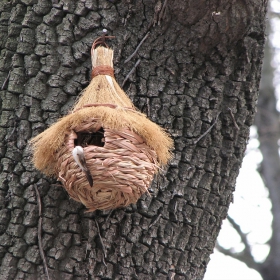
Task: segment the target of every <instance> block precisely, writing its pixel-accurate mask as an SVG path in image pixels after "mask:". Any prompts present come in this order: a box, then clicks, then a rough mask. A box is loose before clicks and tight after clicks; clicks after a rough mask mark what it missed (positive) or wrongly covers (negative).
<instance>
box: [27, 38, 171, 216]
mask: <svg viewBox="0 0 280 280" xmlns="http://www.w3.org/2000/svg"><path fill="white" fill-rule="evenodd" d="M98 43H99V42H98V41H97V42H95V43H94V44H93V47H92V51H91V58H92V67H93V70H92V80H91V82H90V84H89V86H88V87H87V88H86V89H85V90H84V91H83V92H82V93H81V96H80V97H79V99H78V101H77V102H76V104H75V105H74V107H73V109H72V110H71V111H70V113H69V114H68V115H66V116H65V117H63V118H61V119H60V120H59V121H57V122H56V123H55V124H53V125H52V126H50V127H49V128H48V129H47V130H45V131H44V132H42V133H41V134H39V135H38V136H36V137H35V138H33V139H32V140H31V145H32V148H33V153H34V155H33V162H34V165H35V167H36V168H37V169H39V170H41V171H42V172H43V173H44V174H46V175H49V176H57V178H58V180H59V181H61V182H62V184H63V187H64V188H65V189H66V191H67V192H68V194H69V195H70V197H71V198H73V199H74V200H76V201H79V202H81V203H83V204H84V205H85V206H86V207H87V208H88V211H95V210H96V209H101V210H102V209H103V210H108V209H113V208H117V207H124V206H127V205H129V204H131V203H136V201H137V200H138V199H139V198H140V196H141V195H142V194H144V193H145V192H147V190H148V188H149V186H150V184H151V182H152V180H153V177H154V175H155V174H156V173H157V172H158V171H159V167H160V166H162V165H165V164H166V163H167V162H168V160H169V159H170V158H171V153H170V150H171V149H172V147H173V141H172V140H171V138H170V137H169V136H168V134H167V133H166V132H165V131H164V130H163V129H162V128H161V127H159V126H158V125H156V124H155V123H153V122H151V121H150V120H149V119H148V118H147V117H146V115H144V114H142V113H141V112H139V111H137V110H136V108H135V107H134V105H133V104H132V102H131V100H130V99H129V97H128V96H127V95H126V94H125V93H124V91H123V90H122V89H121V88H120V86H119V85H118V83H117V82H116V80H115V78H114V70H113V50H111V49H109V48H108V47H107V46H106V45H105V46H98V47H96V46H97V45H98Z"/></svg>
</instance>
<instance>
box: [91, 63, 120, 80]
mask: <svg viewBox="0 0 280 280" xmlns="http://www.w3.org/2000/svg"><path fill="white" fill-rule="evenodd" d="M98 75H108V76H110V77H112V78H114V77H115V76H114V68H113V67H111V66H109V65H99V66H96V67H94V68H93V70H92V72H91V79H93V78H94V77H96V76H98Z"/></svg>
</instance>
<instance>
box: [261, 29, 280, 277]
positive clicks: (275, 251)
mask: <svg viewBox="0 0 280 280" xmlns="http://www.w3.org/2000/svg"><path fill="white" fill-rule="evenodd" d="M268 29H269V31H270V29H271V27H270V24H268ZM269 33H270V32H269ZM267 43H268V44H267V45H266V47H265V57H266V59H265V62H264V65H263V71H262V75H263V77H262V82H261V87H260V97H259V100H258V113H257V115H256V125H257V128H258V135H259V141H260V150H261V153H262V155H263V161H262V163H261V166H260V169H259V172H260V175H261V177H262V179H263V181H264V184H265V186H266V187H267V189H268V191H269V197H270V199H271V202H272V215H273V221H272V236H271V239H270V240H269V246H270V251H269V254H268V256H267V258H266V259H265V261H264V262H263V263H259V264H258V271H259V273H260V274H261V275H262V277H263V279H264V280H275V279H280V189H279V182H280V159H279V144H278V143H279V137H280V127H279V112H278V111H277V110H276V103H277V102H276V98H275V93H274V91H275V89H274V86H273V77H274V75H273V72H274V69H273V68H272V66H271V61H272V49H271V46H270V44H269V41H268V42H267Z"/></svg>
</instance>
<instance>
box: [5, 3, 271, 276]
mask: <svg viewBox="0 0 280 280" xmlns="http://www.w3.org/2000/svg"><path fill="white" fill-rule="evenodd" d="M266 5H267V3H266V1H261V0H257V1H249V0H246V1H244V0H242V1H241V0H236V1H211V2H209V1H206V0H199V1H196V2H195V3H194V1H183V0H177V1H167V0H166V1H151V0H143V1H136V0H135V1H133V0H127V1H106V0H99V1H91V0H85V1H74V0H60V1H58V0H56V1H54V0H53V1H52V2H51V1H47V0H13V1H7V0H4V1H1V3H0V12H1V16H0V22H1V26H0V34H1V35H0V36H1V39H2V40H1V41H0V48H1V56H0V86H1V87H2V90H1V96H0V98H1V118H0V140H1V143H0V156H1V174H0V199H1V204H0V205H1V210H0V275H1V279H3V280H4V279H47V276H46V266H44V264H43V261H42V252H41V254H40V250H39V245H40V242H38V230H39V229H40V226H38V225H39V223H38V222H40V217H39V211H38V198H37V197H36V187H37V188H38V190H39V194H40V197H41V199H42V246H43V251H44V254H45V257H46V262H47V266H48V272H49V275H50V279H65V280H68V279H80V280H82V279H202V278H203V275H204V273H205V270H206V267H207V263H208V262H209V259H210V254H211V253H212V252H213V248H214V245H215V240H216V238H217V235H218V233H219V230H220V227H221V223H222V220H223V219H224V218H225V217H226V216H227V212H228V207H229V204H230V203H231V202H232V201H233V191H234V187H235V180H236V177H237V175H238V171H239V168H240V165H241V162H242V158H243V156H244V151H245V148H246V143H247V140H248V136H249V127H250V125H251V124H252V122H253V118H254V115H255V107H256V100H257V94H258V86H259V81H260V69H261V62H262V58H263V45H264V29H265V22H264V19H265V13H266ZM103 28H106V29H107V30H108V31H109V35H114V36H115V37H116V38H115V39H114V40H112V41H110V42H109V44H110V46H111V47H112V48H114V50H115V72H116V77H117V80H118V81H119V83H120V84H122V83H123V81H124V80H125V79H126V77H127V74H128V73H129V72H130V71H131V69H132V68H133V67H134V65H135V64H136V63H137V64H138V66H137V68H136V69H135V71H134V72H133V74H132V75H130V76H129V77H128V78H127V80H126V82H125V83H124V89H125V90H126V91H127V93H128V94H129V96H130V97H131V98H132V100H133V101H134V103H135V104H136V106H137V107H138V108H139V109H140V110H142V111H144V112H145V113H147V115H148V116H149V117H150V118H151V120H153V121H155V122H157V123H158V124H160V125H162V126H163V127H165V128H166V129H167V130H168V131H169V132H170V133H171V134H172V136H173V138H174V141H175V151H174V159H173V160H172V162H171V163H170V166H169V169H168V171H167V173H166V176H159V177H158V178H157V179H156V180H155V182H154V183H153V185H152V186H151V188H150V195H144V196H143V197H142V198H141V199H140V200H139V201H138V203H137V205H131V206H129V207H127V208H125V209H118V210H114V211H113V212H112V213H107V212H104V211H96V212H95V213H85V208H84V207H83V205H81V204H79V203H77V202H74V201H72V200H70V199H69V198H68V196H67V194H66V193H65V191H64V190H63V189H62V188H61V186H60V185H58V184H56V183H55V181H54V180H51V179H49V178H45V177H44V176H42V175H41V174H40V173H39V172H37V171H36V170H34V167H33V166H32V163H31V153H30V149H29V147H28V146H27V142H28V140H29V139H30V138H31V137H32V136H35V135H37V134H38V133H40V132H41V131H42V130H44V129H45V128H47V126H48V125H50V124H51V123H53V122H55V121H56V120H57V119H58V118H59V117H60V116H62V115H63V114H66V113H67V112H68V110H69V108H70V106H71V105H72V104H73V102H74V99H75V97H76V96H77V95H78V93H79V92H80V91H81V90H82V89H83V88H85V87H86V86H87V84H88V83H89V79H90V67H91V62H90V47H91V44H92V42H93V40H94V39H96V37H98V36H99V35H100V31H102V29H103ZM147 34H148V37H146V40H144V42H143V43H142V44H141V45H140V46H139V43H140V42H141V40H142V39H143V38H144V37H145V36H146V35H147ZM137 48H138V51H137V53H136V54H135V55H134V56H133V57H132V59H131V60H130V61H129V62H127V63H124V62H125V60H126V59H127V58H128V57H129V56H130V55H131V54H133V53H134V51H135V50H136V49H137ZM139 59H140V63H139V62H138V60H139ZM98 228H99V231H98Z"/></svg>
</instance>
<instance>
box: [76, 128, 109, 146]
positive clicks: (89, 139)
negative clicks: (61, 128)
mask: <svg viewBox="0 0 280 280" xmlns="http://www.w3.org/2000/svg"><path fill="white" fill-rule="evenodd" d="M74 144H75V146H82V147H86V146H89V145H94V146H98V147H103V146H104V144H105V139H104V130H103V128H102V127H101V128H100V129H99V130H97V131H96V132H78V133H77V139H75V141H74Z"/></svg>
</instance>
